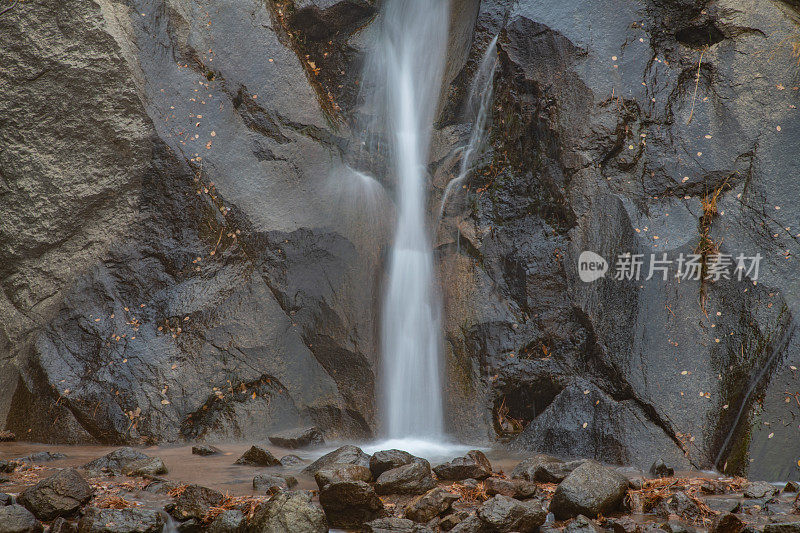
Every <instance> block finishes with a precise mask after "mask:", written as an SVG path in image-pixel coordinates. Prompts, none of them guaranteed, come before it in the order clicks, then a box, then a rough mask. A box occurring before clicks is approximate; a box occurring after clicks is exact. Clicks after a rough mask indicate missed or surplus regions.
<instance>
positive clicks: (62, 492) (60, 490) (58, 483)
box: [17, 468, 93, 520]
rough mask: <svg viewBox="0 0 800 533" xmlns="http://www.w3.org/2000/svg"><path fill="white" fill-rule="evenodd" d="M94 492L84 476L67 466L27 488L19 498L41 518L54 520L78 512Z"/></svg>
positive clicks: (22, 503)
mask: <svg viewBox="0 0 800 533" xmlns="http://www.w3.org/2000/svg"><path fill="white" fill-rule="evenodd" d="M92 493H93V491H92V487H90V486H89V484H88V483H87V482H86V480H85V479H84V478H83V476H81V475H80V474H79V473H78V471H77V470H75V469H74V468H67V469H65V470H61V471H59V472H57V473H55V474H53V475H52V476H50V477H47V478H45V479H43V480H42V481H40V482H39V483H37V484H36V485H34V486H33V487H30V488H28V489H26V490H25V491H24V492H23V493H22V494H20V496H19V498H18V499H17V500H18V502H19V503H20V504H21V505H23V506H24V507H25V508H26V509H28V510H29V511H30V512H32V513H33V514H34V515H35V516H36V518H38V519H39V520H53V519H54V518H56V517H59V516H69V515H72V514H74V513H75V512H77V511H78V509H80V507H81V505H83V504H85V503H86V502H88V501H89V499H90V498H91V497H92Z"/></svg>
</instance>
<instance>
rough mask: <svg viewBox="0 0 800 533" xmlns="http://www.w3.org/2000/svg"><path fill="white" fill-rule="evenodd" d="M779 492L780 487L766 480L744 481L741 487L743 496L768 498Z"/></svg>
mask: <svg viewBox="0 0 800 533" xmlns="http://www.w3.org/2000/svg"><path fill="white" fill-rule="evenodd" d="M778 492H780V489H779V488H778V487H776V486H775V485H773V484H772V483H767V482H766V481H751V482H749V483H746V484H745V486H744V487H743V489H742V494H743V495H744V497H745V498H753V499H760V498H770V497H772V496H775V495H776V494H778Z"/></svg>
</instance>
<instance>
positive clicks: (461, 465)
mask: <svg viewBox="0 0 800 533" xmlns="http://www.w3.org/2000/svg"><path fill="white" fill-rule="evenodd" d="M433 471H434V472H435V473H436V476H437V477H438V478H439V479H443V480H448V481H459V480H462V479H467V478H473V479H484V478H487V477H489V476H491V475H492V464H491V463H490V462H489V459H487V458H486V456H485V455H484V454H483V452H481V451H479V450H471V451H469V452H467V454H466V455H465V456H463V457H456V458H455V459H453V460H452V461H450V462H448V463H444V464H440V465H438V466H436V467H434V469H433Z"/></svg>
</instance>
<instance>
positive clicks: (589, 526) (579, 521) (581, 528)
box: [564, 515, 604, 533]
mask: <svg viewBox="0 0 800 533" xmlns="http://www.w3.org/2000/svg"><path fill="white" fill-rule="evenodd" d="M564 533H604V530H603V528H601V527H600V526H599V525H598V524H597V522H595V521H594V520H592V519H591V518H587V517H585V516H583V515H578V516H576V517H575V518H574V519H573V520H572V521H570V523H569V524H567V527H566V528H564Z"/></svg>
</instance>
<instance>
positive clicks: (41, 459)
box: [16, 452, 67, 463]
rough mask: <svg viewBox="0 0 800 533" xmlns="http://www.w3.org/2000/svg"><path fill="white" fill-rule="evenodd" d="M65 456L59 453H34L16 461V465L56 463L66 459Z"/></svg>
mask: <svg viewBox="0 0 800 533" xmlns="http://www.w3.org/2000/svg"><path fill="white" fill-rule="evenodd" d="M66 458H67V454H65V453H59V452H36V453H32V454H30V455H26V456H25V457H19V458H17V459H16V461H17V462H18V463H46V462H48V461H57V460H59V459H66Z"/></svg>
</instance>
